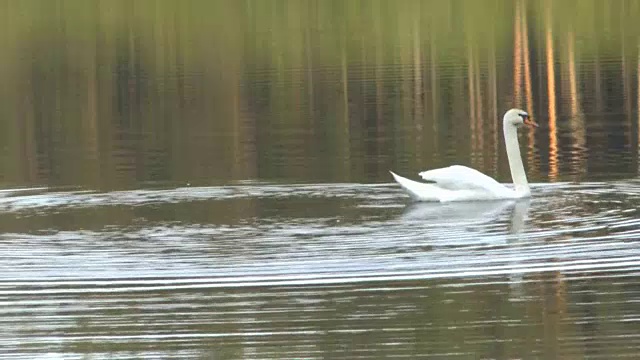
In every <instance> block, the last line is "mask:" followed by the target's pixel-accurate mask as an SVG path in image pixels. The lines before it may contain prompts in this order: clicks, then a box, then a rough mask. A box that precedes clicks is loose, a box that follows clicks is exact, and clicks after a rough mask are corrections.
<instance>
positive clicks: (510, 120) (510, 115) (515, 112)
mask: <svg viewBox="0 0 640 360" xmlns="http://www.w3.org/2000/svg"><path fill="white" fill-rule="evenodd" d="M502 122H503V123H505V124H509V125H511V126H514V127H520V126H522V125H527V126H531V127H538V124H536V122H535V121H533V120H531V118H530V117H529V114H528V113H527V112H526V111H524V110H520V109H511V110H509V111H507V112H506V113H505V114H504V117H503V118H502Z"/></svg>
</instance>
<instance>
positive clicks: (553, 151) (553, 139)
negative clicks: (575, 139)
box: [545, 4, 558, 180]
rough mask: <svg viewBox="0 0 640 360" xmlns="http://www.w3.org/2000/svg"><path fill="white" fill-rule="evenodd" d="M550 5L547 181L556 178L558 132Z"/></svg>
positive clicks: (547, 12) (548, 11)
mask: <svg viewBox="0 0 640 360" xmlns="http://www.w3.org/2000/svg"><path fill="white" fill-rule="evenodd" d="M550 5H551V4H547V7H546V11H545V18H546V24H547V29H546V31H545V50H546V54H547V96H548V99H549V179H550V180H555V179H557V177H558V130H557V128H556V75H555V68H554V62H555V59H554V49H553V32H552V28H551V10H550V8H551V6H550Z"/></svg>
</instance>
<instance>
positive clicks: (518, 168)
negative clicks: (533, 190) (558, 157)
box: [503, 123, 530, 195]
mask: <svg viewBox="0 0 640 360" xmlns="http://www.w3.org/2000/svg"><path fill="white" fill-rule="evenodd" d="M503 131H504V142H505V145H506V148H507V158H508V159H509V168H510V169H511V178H512V179H513V185H514V186H515V190H516V192H519V193H522V194H523V195H525V194H529V193H530V191H529V182H528V181H527V174H526V173H525V172H524V165H522V157H521V156H520V144H518V130H517V129H516V127H515V126H513V125H510V124H507V123H504V125H503Z"/></svg>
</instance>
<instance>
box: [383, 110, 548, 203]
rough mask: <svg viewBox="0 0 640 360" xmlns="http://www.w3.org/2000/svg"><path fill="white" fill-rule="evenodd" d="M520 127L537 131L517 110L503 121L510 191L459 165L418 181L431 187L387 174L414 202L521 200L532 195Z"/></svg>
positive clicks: (424, 174)
mask: <svg viewBox="0 0 640 360" xmlns="http://www.w3.org/2000/svg"><path fill="white" fill-rule="evenodd" d="M522 125H528V126H533V127H537V126H538V124H536V123H535V122H534V121H533V120H531V119H530V118H529V114H527V113H526V112H525V111H522V110H520V109H511V110H509V111H507V112H506V113H505V114H504V117H503V118H502V129H503V132H504V141H505V145H506V148H507V158H508V159H509V168H510V169H511V178H512V179H513V185H514V188H513V189H510V188H508V187H506V186H504V185H502V184H500V183H499V182H497V181H496V180H494V179H492V178H490V177H489V176H487V175H485V174H483V173H481V172H479V171H478V170H475V169H472V168H468V167H466V166H461V165H453V166H449V167H446V168H441V169H433V170H427V171H423V172H421V173H420V177H422V178H423V179H425V180H427V181H431V182H433V183H429V184H427V183H421V182H417V181H413V180H409V179H407V178H403V177H402V176H400V175H397V174H395V173H393V172H392V171H390V173H391V175H393V178H394V179H395V180H396V181H397V182H398V184H400V186H401V187H402V188H403V189H404V190H405V191H406V192H407V193H408V194H409V196H411V197H412V198H413V199H414V200H417V201H440V202H448V201H474V200H499V199H520V198H526V197H529V196H530V195H531V192H530V191H529V183H528V182H527V174H526V173H525V172H524V166H523V165H522V158H521V157H520V145H519V144H518V128H519V127H520V126H522Z"/></svg>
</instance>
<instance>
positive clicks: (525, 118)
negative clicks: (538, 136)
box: [518, 113, 529, 121]
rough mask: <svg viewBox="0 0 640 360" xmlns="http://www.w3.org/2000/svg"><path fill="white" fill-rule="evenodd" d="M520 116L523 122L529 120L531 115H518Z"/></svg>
mask: <svg viewBox="0 0 640 360" xmlns="http://www.w3.org/2000/svg"><path fill="white" fill-rule="evenodd" d="M518 116H520V117H521V118H522V120H523V121H524V120H527V119H528V118H529V114H527V113H520V114H518Z"/></svg>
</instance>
